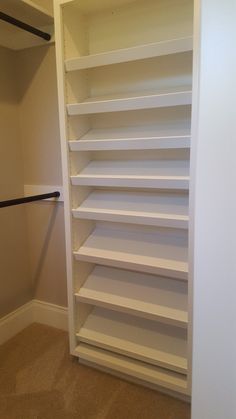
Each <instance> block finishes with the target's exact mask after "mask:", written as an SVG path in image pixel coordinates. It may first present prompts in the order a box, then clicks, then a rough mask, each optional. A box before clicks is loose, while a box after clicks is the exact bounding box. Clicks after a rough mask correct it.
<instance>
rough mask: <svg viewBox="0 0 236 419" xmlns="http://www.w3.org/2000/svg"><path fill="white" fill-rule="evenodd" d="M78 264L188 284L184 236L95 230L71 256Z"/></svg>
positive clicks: (117, 229) (119, 230) (104, 229)
mask: <svg viewBox="0 0 236 419" xmlns="http://www.w3.org/2000/svg"><path fill="white" fill-rule="evenodd" d="M74 256H75V258H76V259H77V260H82V261H85V262H86V261H87V262H92V263H97V264H99V265H107V266H113V267H117V268H123V269H130V270H134V271H139V272H144V273H151V274H156V275H161V276H167V277H170V278H177V279H182V280H187V278H188V264H187V234H183V235H180V236H176V235H175V234H168V233H166V234H164V233H160V232H146V231H145V232H143V231H139V230H138V231H136V230H133V229H131V230H129V229H126V230H123V229H119V228H114V229H113V228H105V227H103V226H98V227H97V228H95V230H94V231H93V233H92V234H91V235H90V236H89V237H88V239H87V240H86V241H85V243H84V244H83V245H82V246H81V247H80V248H79V249H78V250H77V251H75V252H74Z"/></svg>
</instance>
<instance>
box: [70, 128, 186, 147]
mask: <svg viewBox="0 0 236 419" xmlns="http://www.w3.org/2000/svg"><path fill="white" fill-rule="evenodd" d="M169 131H170V132H171V130H169ZM170 132H169V133H168V132H165V133H160V132H158V129H157V128H156V129H153V130H150V129H148V127H140V126H139V127H128V128H113V129H92V130H90V131H89V132H88V133H87V134H85V135H84V136H83V137H81V138H80V139H79V140H75V141H69V146H70V150H71V151H89V150H94V151H96V150H100V151H102V150H159V149H183V148H190V135H189V133H187V134H183V133H182V134H178V132H177V133H175V135H173V133H172V132H171V133H170ZM171 134H172V135H171Z"/></svg>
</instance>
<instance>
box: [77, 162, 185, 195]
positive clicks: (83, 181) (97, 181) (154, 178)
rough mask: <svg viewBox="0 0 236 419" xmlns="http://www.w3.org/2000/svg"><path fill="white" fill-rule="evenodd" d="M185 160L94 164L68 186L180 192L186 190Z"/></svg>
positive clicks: (91, 163) (87, 167)
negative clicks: (154, 189) (173, 190)
mask: <svg viewBox="0 0 236 419" xmlns="http://www.w3.org/2000/svg"><path fill="white" fill-rule="evenodd" d="M188 165H189V163H188V161H186V160H159V161H150V160H112V161H110V160H104V161H103V160H94V161H91V162H90V163H89V164H88V165H87V166H86V167H85V168H84V169H83V170H82V171H81V172H80V173H79V174H78V175H75V176H71V182H72V185H90V186H111V187H134V188H135V187H136V188H160V189H183V190H187V189H188V187H189V168H188Z"/></svg>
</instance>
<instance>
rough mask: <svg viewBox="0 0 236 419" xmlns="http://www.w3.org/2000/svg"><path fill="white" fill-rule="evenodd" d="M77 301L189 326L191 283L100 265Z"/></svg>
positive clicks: (78, 295)
mask: <svg viewBox="0 0 236 419" xmlns="http://www.w3.org/2000/svg"><path fill="white" fill-rule="evenodd" d="M75 296H76V299H77V301H81V302H82V303H88V304H92V305H95V306H100V307H104V308H108V309H111V310H115V311H120V312H123V313H128V314H131V315H135V316H139V317H143V318H146V319H150V320H156V321H159V322H162V323H166V324H171V325H173V326H178V327H184V328H186V327H187V324H188V315H187V284H185V283H184V282H179V281H173V279H168V278H161V277H156V276H152V275H147V274H140V273H137V272H131V271H125V270H122V269H114V268H107V267H105V266H96V267H95V268H94V270H93V271H92V273H91V274H90V275H89V277H88V279H87V280H86V282H85V284H84V285H83V286H82V287H81V288H80V290H79V291H78V292H77V293H76V294H75Z"/></svg>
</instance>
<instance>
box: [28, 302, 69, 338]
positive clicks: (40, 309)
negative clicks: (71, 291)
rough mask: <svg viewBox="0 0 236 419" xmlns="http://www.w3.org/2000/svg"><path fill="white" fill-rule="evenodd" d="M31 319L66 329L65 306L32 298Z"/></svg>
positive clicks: (66, 313) (66, 316)
mask: <svg viewBox="0 0 236 419" xmlns="http://www.w3.org/2000/svg"><path fill="white" fill-rule="evenodd" d="M32 309H33V313H32V314H33V321H34V322H36V323H42V324H46V325H48V326H52V327H56V328H57V329H61V330H66V331H67V330H68V309H67V307H62V306H58V305H56V304H51V303H47V302H45V301H40V300H32Z"/></svg>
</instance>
